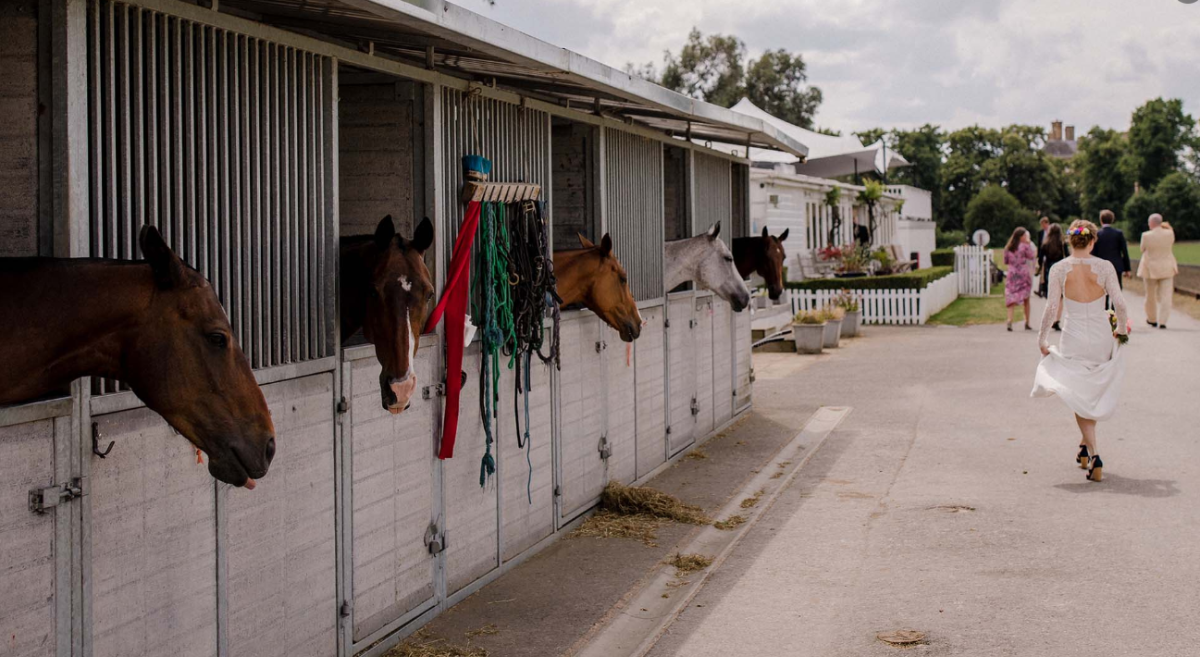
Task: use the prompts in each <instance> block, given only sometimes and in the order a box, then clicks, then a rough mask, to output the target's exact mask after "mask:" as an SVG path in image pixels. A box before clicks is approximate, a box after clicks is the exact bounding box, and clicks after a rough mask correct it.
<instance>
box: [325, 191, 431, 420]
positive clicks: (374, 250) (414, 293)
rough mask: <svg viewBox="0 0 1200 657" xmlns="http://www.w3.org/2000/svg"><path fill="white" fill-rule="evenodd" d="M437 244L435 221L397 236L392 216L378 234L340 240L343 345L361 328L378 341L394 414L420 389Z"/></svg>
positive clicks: (383, 392)
mask: <svg viewBox="0 0 1200 657" xmlns="http://www.w3.org/2000/svg"><path fill="white" fill-rule="evenodd" d="M432 245H433V223H432V222H430V221H429V218H428V217H426V218H425V220H424V221H422V222H421V223H420V225H418V226H417V230H416V231H415V232H414V233H413V238H412V239H411V240H408V239H405V238H403V237H401V236H399V235H397V234H396V227H395V226H394V225H393V224H392V215H390V214H389V215H388V216H386V217H384V218H383V219H382V220H381V221H380V222H379V225H378V226H377V227H376V228H375V234H374V235H362V236H353V237H343V238H342V239H341V240H340V256H341V280H340V283H339V290H340V295H341V297H340V301H341V326H342V344H346V342H347V341H348V340H349V339H350V337H351V336H353V335H354V333H355V332H357V331H358V329H360V328H361V329H362V331H363V337H364V338H366V340H367V342H370V343H371V344H373V345H375V357H376V358H377V359H378V360H379V364H380V366H381V367H382V368H383V369H382V370H381V371H380V373H379V395H380V401H381V403H382V404H383V408H385V409H386V410H387V411H388V412H389V413H392V414H393V415H395V414H397V413H400V412H401V411H403V410H404V409H406V408H408V404H409V400H410V399H411V398H412V394H413V392H414V391H416V389H417V374H416V372H415V371H413V360H414V359H415V358H416V355H417V346H418V345H419V343H420V340H421V331H422V330H423V329H424V327H425V319H426V317H428V315H429V311H430V304H429V302H430V301H432V300H433V292H434V290H433V281H432V279H431V277H430V275H429V268H428V267H426V266H425V259H424V256H425V252H426V251H427V250H428V249H429V247H430V246H432Z"/></svg>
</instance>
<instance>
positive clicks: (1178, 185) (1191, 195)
mask: <svg viewBox="0 0 1200 657" xmlns="http://www.w3.org/2000/svg"><path fill="white" fill-rule="evenodd" d="M1155 212H1157V213H1159V214H1161V215H1162V216H1163V218H1164V219H1166V220H1167V221H1168V222H1170V224H1171V227H1172V228H1174V229H1175V236H1176V237H1177V238H1178V239H1181V240H1194V239H1200V183H1197V182H1196V181H1194V180H1192V179H1191V178H1190V177H1189V176H1188V175H1187V174H1185V173H1183V172H1181V171H1173V172H1171V173H1168V174H1167V175H1166V176H1164V177H1163V179H1162V180H1160V181H1159V182H1158V185H1156V186H1155V187H1154V190H1153V191H1148V192H1147V191H1143V192H1141V193H1139V194H1135V195H1134V196H1132V197H1131V198H1130V199H1129V201H1128V202H1127V203H1126V204H1125V208H1124V215H1125V218H1126V222H1127V224H1128V225H1129V226H1131V227H1133V228H1134V232H1135V233H1136V232H1138V230H1139V229H1141V230H1144V229H1145V222H1146V218H1147V217H1149V216H1150V215H1151V214H1154V213H1155Z"/></svg>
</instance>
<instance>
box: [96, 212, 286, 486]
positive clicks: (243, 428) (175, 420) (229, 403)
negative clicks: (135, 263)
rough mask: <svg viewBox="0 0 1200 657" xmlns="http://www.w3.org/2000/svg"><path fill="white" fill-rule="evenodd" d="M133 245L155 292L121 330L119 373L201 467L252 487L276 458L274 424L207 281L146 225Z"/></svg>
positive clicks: (230, 480) (236, 484)
mask: <svg viewBox="0 0 1200 657" xmlns="http://www.w3.org/2000/svg"><path fill="white" fill-rule="evenodd" d="M139 242H140V244H141V248H142V255H144V256H145V258H146V261H147V262H148V263H149V264H150V270H151V272H152V273H153V275H154V287H155V290H154V292H153V294H152V295H151V296H150V305H149V307H148V308H146V310H145V312H144V313H143V314H142V317H143V320H142V321H143V323H144V328H143V330H139V331H132V332H129V333H128V334H126V337H125V338H124V342H125V343H124V344H122V345H121V353H122V358H121V363H120V368H119V378H120V379H121V380H122V381H124V382H126V383H128V384H129V386H130V387H131V388H133V391H134V392H135V393H136V394H137V396H138V397H139V398H141V399H142V401H144V402H146V406H148V407H149V408H150V409H151V410H154V411H155V412H157V413H158V414H159V415H161V416H163V418H165V419H166V420H167V422H168V423H169V424H170V425H171V426H172V427H174V428H175V429H176V430H177V431H178V432H179V433H181V434H183V436H184V437H185V438H187V439H188V440H189V441H191V442H192V444H194V445H195V446H196V447H198V448H199V449H201V450H204V452H205V453H206V454H208V471H209V472H210V473H211V474H212V476H213V477H216V478H217V479H219V480H221V481H224V482H226V483H228V484H233V485H234V486H245V487H246V488H254V480H255V479H258V478H260V477H263V476H264V475H266V474H267V468H268V466H269V465H270V464H271V459H272V458H273V457H274V456H275V426H274V425H273V424H272V423H271V414H270V411H269V410H268V409H267V402H266V400H265V399H264V398H263V394H262V390H261V389H260V388H259V387H258V383H257V382H256V381H255V380H254V373H253V372H251V371H250V363H249V362H248V361H247V360H246V356H245V354H243V353H242V350H241V348H240V347H238V344H237V340H236V339H235V338H234V335H233V329H232V328H231V327H230V326H229V320H228V318H227V317H226V315H225V310H224V308H222V307H221V303H220V301H219V300H218V299H217V295H216V294H215V293H214V292H213V289H212V286H211V285H209V283H208V281H207V280H206V279H205V278H204V276H202V275H201V274H200V272H197V271H196V270H194V269H192V268H191V267H188V266H187V265H185V264H184V263H183V261H181V260H180V259H179V257H178V256H176V255H175V253H174V252H172V251H171V249H170V247H168V246H167V244H166V242H164V241H163V238H162V236H161V235H159V233H158V230H157V229H155V228H154V227H153V226H144V227H143V228H142V232H141V235H140V236H139Z"/></svg>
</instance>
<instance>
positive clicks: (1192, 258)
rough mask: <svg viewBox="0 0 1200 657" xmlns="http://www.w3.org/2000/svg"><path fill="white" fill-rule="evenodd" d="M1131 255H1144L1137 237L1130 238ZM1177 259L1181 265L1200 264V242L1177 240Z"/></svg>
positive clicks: (1134, 256)
mask: <svg viewBox="0 0 1200 657" xmlns="http://www.w3.org/2000/svg"><path fill="white" fill-rule="evenodd" d="M1129 257H1130V258H1132V259H1133V260H1137V259H1139V258H1141V257H1142V250H1141V248H1139V247H1138V242H1137V239H1136V238H1130V240H1129ZM1175 259H1176V260H1178V261H1179V264H1181V265H1200V242H1177V243H1176V244H1175Z"/></svg>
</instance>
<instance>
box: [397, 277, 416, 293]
mask: <svg viewBox="0 0 1200 657" xmlns="http://www.w3.org/2000/svg"><path fill="white" fill-rule="evenodd" d="M396 280H397V281H400V287H402V288H404V291H405V292H412V281H410V280H408V277H407V276H404V275H403V274H401V276H400V278H397V279H396Z"/></svg>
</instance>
